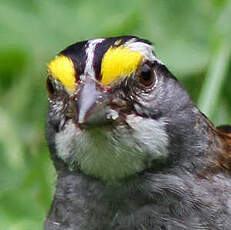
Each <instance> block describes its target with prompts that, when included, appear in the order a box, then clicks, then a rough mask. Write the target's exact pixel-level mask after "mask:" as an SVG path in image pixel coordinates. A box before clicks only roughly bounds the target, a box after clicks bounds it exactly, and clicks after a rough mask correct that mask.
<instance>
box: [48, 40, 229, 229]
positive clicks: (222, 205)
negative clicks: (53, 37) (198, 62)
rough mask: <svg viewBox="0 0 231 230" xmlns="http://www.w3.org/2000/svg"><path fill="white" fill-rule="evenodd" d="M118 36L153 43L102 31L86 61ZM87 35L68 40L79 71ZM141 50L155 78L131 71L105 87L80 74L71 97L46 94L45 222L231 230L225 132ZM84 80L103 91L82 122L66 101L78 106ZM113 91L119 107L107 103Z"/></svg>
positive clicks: (51, 224) (91, 226) (69, 225)
mask: <svg viewBox="0 0 231 230" xmlns="http://www.w3.org/2000/svg"><path fill="white" fill-rule="evenodd" d="M118 40H121V44H120V45H124V44H126V42H129V41H130V40H132V42H140V43H141V46H140V47H139V49H141V48H142V43H143V44H144V46H145V47H146V46H147V45H148V46H150V43H148V42H147V41H146V40H142V39H139V38H136V37H118V38H109V39H105V40H100V42H99V43H97V44H96V48H95V50H94V52H95V53H94V55H95V56H93V58H92V60H93V63H98V62H97V60H98V59H99V60H101V59H102V56H103V52H102V49H104V52H106V51H107V49H108V48H109V47H110V46H111V45H113V44H114V43H115V42H116V41H118ZM97 42H98V41H97ZM132 42H131V43H132ZM101 43H103V45H102V47H101V46H100V45H101ZM87 44H88V43H87V42H83V43H81V44H80V43H79V44H78V43H77V46H73V47H75V49H74V50H75V52H76V53H78V52H79V53H78V55H77V54H76V55H77V56H78V57H79V59H78V63H77V64H76V65H78V66H80V68H79V69H78V67H77V69H78V71H79V72H78V74H79V75H80V76H83V75H84V76H87V74H86V73H85V74H84V68H85V67H84V65H85V64H84V62H86V60H88V59H87V58H86V56H87V54H86V53H84V50H85V48H84V47H89V46H88V45H87ZM116 44H117V43H116ZM129 44H130V43H129ZM130 46H131V45H130ZM73 47H71V48H68V49H66V50H64V51H62V52H61V53H63V54H65V55H66V56H68V55H69V54H71V55H70V57H71V58H72V61H73V62H74V63H75V58H73ZM76 47H77V48H76ZM105 47H106V48H105ZM134 47H135V45H134ZM150 47H151V46H150ZM97 49H98V52H97ZM146 51H147V50H145V52H146ZM100 52H102V54H100ZM145 52H144V53H145ZM147 52H148V55H147V56H145V57H144V58H145V61H146V59H147V61H150V62H151V63H152V67H151V68H152V71H154V72H153V73H154V74H155V77H156V82H155V85H154V83H153V86H152V87H151V86H150V87H149V88H145V89H144V88H142V87H141V86H140V84H137V79H136V76H137V74H134V75H133V76H132V77H130V78H125V79H122V80H121V81H118V83H115V84H114V85H112V86H111V91H110V92H109V93H108V92H107V91H103V90H102V91H100V90H98V87H99V88H100V87H101V86H100V84H98V83H97V82H98V81H100V79H99V78H98V80H97V81H95V80H94V81H92V82H93V83H91V82H90V80H89V81H88V80H87V79H86V80H85V79H83V81H82V82H80V83H79V86H78V87H79V91H78V90H77V93H76V94H74V96H73V95H71V96H70V95H69V93H68V92H66V91H65V89H64V87H63V88H62V87H61V89H60V88H59V91H58V92H57V94H58V95H56V96H55V98H50V103H49V112H48V118H47V129H46V131H47V132H46V133H47V135H46V136H47V140H48V144H49V148H50V152H51V157H52V159H53V161H54V165H55V167H56V170H57V175H58V178H57V185H56V193H55V196H54V200H53V203H52V206H51V209H50V212H49V214H48V217H47V220H46V222H45V229H46V230H178V229H185V230H197V229H204V230H210V229H214V230H230V229H231V219H230V215H231V193H230V191H231V177H230V172H231V171H230V165H231V164H229V162H230V153H231V150H230V149H231V135H230V134H229V133H228V132H226V133H225V132H224V130H221V129H220V130H218V129H216V128H215V127H214V126H213V125H212V124H211V122H210V121H209V120H208V119H207V118H206V117H205V116H204V115H203V114H202V113H201V112H200V111H199V110H198V108H197V107H196V106H195V105H194V104H193V102H192V100H191V99H190V97H189V96H188V94H187V92H186V91H185V90H184V88H183V87H182V86H181V85H180V84H179V82H178V81H177V80H176V78H175V77H174V76H173V75H172V74H171V73H170V72H169V70H168V69H167V68H166V67H165V66H164V65H163V64H162V63H161V62H160V61H159V60H158V59H157V58H156V56H155V54H154V53H153V52H151V53H149V49H148V51H147ZM145 54H146V53H145ZM91 55H92V54H91ZM82 57H85V58H83V61H82V62H81V58H82ZM98 68H99V66H98V64H97V65H95V67H94V74H95V78H96V79H97V73H98ZM81 71H82V72H81ZM91 71H92V70H91ZM138 72H139V71H138ZM89 82H90V83H89ZM95 82H96V83H95ZM58 84H59V83H58ZM87 84H96V85H95V87H96V88H97V90H98V91H97V95H98V93H99V94H100V98H102V97H103V98H104V100H103V102H102V101H97V100H98V96H95V99H94V98H93V99H94V100H96V102H97V103H96V105H93V109H91V110H90V112H89V113H92V114H93V115H94V114H97V116H96V118H95V117H93V115H92V116H91V115H88V118H87V119H89V120H90V119H92V120H91V123H87V122H88V121H86V124H85V123H84V124H83V125H87V126H86V127H85V126H82V124H80V123H78V122H76V120H78V119H79V117H78V111H79V110H78V109H77V112H76V111H75V110H74V109H73V103H74V102H75V103H76V104H77V105H76V104H75V105H76V106H77V107H78V108H79V106H80V105H79V104H78V100H77V99H79V98H81V96H82V93H81V92H82V91H83V90H85V89H86V87H85V86H86V85H87ZM91 86H92V85H91ZM81 87H85V88H84V89H83V90H82V88H81ZM53 90H55V88H54V89H53ZM91 91H92V90H91ZM102 92H103V93H102ZM53 93H54V92H53ZM86 95H87V93H86ZM105 95H106V96H105ZM108 95H109V96H108ZM73 98H74V99H73ZM84 98H86V100H87V98H88V96H85V97H84ZM105 98H107V99H105ZM115 98H116V99H119V100H120V103H124V104H125V106H124V104H123V107H122V108H123V109H121V104H120V107H119V109H118V108H117V107H116V108H117V109H115V108H114V107H113V106H115V104H112V101H113V100H114V99H115ZM93 99H92V100H93ZM71 101H72V104H71V103H70V102H71ZM73 101H74V102H73ZM105 101H106V102H107V103H105ZM82 103H84V102H82ZM70 104H71V105H70ZM99 105H100V106H101V107H100V109H98V108H97V106H99ZM112 105H113V106H112ZM95 106H96V107H95ZM116 106H118V105H117V104H116ZM124 107H125V108H126V109H124ZM71 108H72V109H73V110H74V112H73V111H71V112H72V113H73V114H71V116H69V115H68V116H67V113H68V112H70V111H69V110H70V109H71ZM95 108H96V109H95ZM102 108H104V109H102ZM112 110H113V112H114V113H115V114H116V122H117V123H115V121H114V120H113V119H112V118H111V117H112V114H110V113H112V112H111V111H112ZM92 111H93V112H92ZM99 111H101V114H100V115H99ZM76 113H77V115H76ZM108 114H109V115H110V116H108ZM106 115H107V116H106ZM76 116H77V117H76ZM102 116H105V117H107V118H105V120H106V121H104V119H103V120H102ZM117 116H118V117H119V118H120V119H117ZM108 117H110V118H108ZM108 120H110V123H109V124H108V123H107V122H108ZM78 125H79V126H78ZM137 127H138V128H137ZM92 130H93V131H92ZM95 140H96V141H95ZM110 150H111V151H110ZM92 152H94V154H92ZM108 156H109V157H108ZM89 158H90V159H89ZM92 158H94V160H93V159H92Z"/></svg>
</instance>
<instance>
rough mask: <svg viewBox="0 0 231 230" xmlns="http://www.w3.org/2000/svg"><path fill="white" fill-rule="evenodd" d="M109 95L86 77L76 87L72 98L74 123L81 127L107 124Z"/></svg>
mask: <svg viewBox="0 0 231 230" xmlns="http://www.w3.org/2000/svg"><path fill="white" fill-rule="evenodd" d="M109 95H110V93H109V92H108V90H105V89H104V88H103V87H102V86H101V85H99V83H97V82H96V81H95V80H93V79H91V78H87V77H86V79H85V81H84V82H81V84H80V85H79V86H78V90H77V94H76V95H75V98H74V107H75V110H76V114H75V117H74V119H75V122H77V124H78V125H79V126H82V127H84V126H94V125H100V124H105V123H107V122H108V121H109V119H108V113H109V111H110V105H109V104H110V101H111V100H110V96H109Z"/></svg>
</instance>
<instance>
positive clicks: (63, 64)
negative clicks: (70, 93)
mask: <svg viewBox="0 0 231 230" xmlns="http://www.w3.org/2000/svg"><path fill="white" fill-rule="evenodd" d="M48 71H49V73H50V74H51V75H52V76H53V77H55V78H57V79H58V80H59V81H61V82H62V84H63V85H64V86H65V87H66V88H67V89H69V90H74V89H75V85H76V83H75V68H74V64H73V62H72V60H71V59H70V58H68V57H66V56H64V55H60V56H57V57H56V58H54V59H53V60H52V61H51V62H50V63H49V64H48Z"/></svg>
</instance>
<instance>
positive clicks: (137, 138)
mask: <svg viewBox="0 0 231 230" xmlns="http://www.w3.org/2000/svg"><path fill="white" fill-rule="evenodd" d="M126 122H127V124H128V125H129V128H128V127H127V126H126V125H120V126H115V127H110V128H109V127H97V128H92V129H88V130H80V129H78V128H77V127H76V125H75V124H74V123H73V122H72V120H70V121H69V122H68V123H67V124H66V126H65V128H64V130H63V131H61V132H59V133H57V134H56V138H55V143H56V150H57V155H58V156H59V157H60V158H61V159H63V160H64V161H65V162H67V163H68V165H71V166H73V168H75V167H78V168H79V169H80V170H81V171H82V172H83V173H85V174H87V175H90V176H93V177H97V178H100V179H102V180H103V181H105V182H107V183H113V182H114V181H117V180H119V179H122V178H125V177H128V176H131V175H135V174H136V173H138V172H141V171H143V170H144V169H146V168H149V167H150V166H151V163H152V162H153V161H155V160H157V159H161V160H164V159H166V158H167V157H168V150H167V146H168V144H169V141H168V136H167V133H166V132H165V124H166V122H165V121H164V120H163V119H159V120H158V121H156V120H153V119H149V118H142V117H137V116H135V115H128V116H127V119H126Z"/></svg>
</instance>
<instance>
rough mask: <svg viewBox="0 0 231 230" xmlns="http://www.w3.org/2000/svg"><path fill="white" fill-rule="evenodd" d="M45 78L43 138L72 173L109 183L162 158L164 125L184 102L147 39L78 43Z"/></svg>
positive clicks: (56, 61) (167, 138) (61, 55)
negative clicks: (45, 134) (45, 111)
mask: <svg viewBox="0 0 231 230" xmlns="http://www.w3.org/2000/svg"><path fill="white" fill-rule="evenodd" d="M48 73H49V76H48V79H47V89H48V95H49V112H48V120H47V139H48V143H49V146H50V150H51V152H52V154H55V155H56V156H57V157H58V158H59V159H61V160H62V161H64V162H65V163H66V164H67V165H68V166H69V168H70V169H71V170H75V169H78V170H80V171H82V172H83V173H84V174H87V175H90V176H93V177H96V178H99V179H101V180H103V181H105V182H113V181H117V180H120V179H123V178H126V177H129V176H132V175H135V174H137V173H139V172H142V171H143V170H145V169H148V168H150V167H155V164H156V165H157V164H159V163H160V162H161V163H163V162H165V161H167V160H168V157H169V151H168V149H169V144H170V136H169V133H168V132H169V128H167V125H168V124H169V123H170V122H171V120H172V119H176V117H177V116H174V118H173V116H172V115H171V114H172V113H173V112H176V111H177V110H179V114H181V111H182V109H181V108H182V107H184V104H187V103H188V100H189V99H188V97H187V94H185V93H184V91H183V90H182V88H181V87H180V86H179V85H178V83H177V81H176V79H175V78H174V77H172V75H171V76H169V75H170V73H169V72H168V71H167V69H166V67H164V65H163V64H162V63H161V62H160V61H159V60H158V59H157V58H156V56H155V53H154V51H153V48H152V46H151V44H150V43H149V42H148V41H146V40H143V39H139V38H137V37H132V36H124V37H115V38H107V39H94V40H89V41H84V42H79V43H76V44H74V45H72V46H69V47H68V48H66V49H65V50H63V51H62V52H60V53H59V55H58V56H57V57H56V58H54V59H53V60H52V61H51V62H50V63H49V65H48ZM176 91H177V92H179V93H177V94H176ZM180 119H181V118H180V115H179V120H180ZM153 165H154V166H153Z"/></svg>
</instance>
